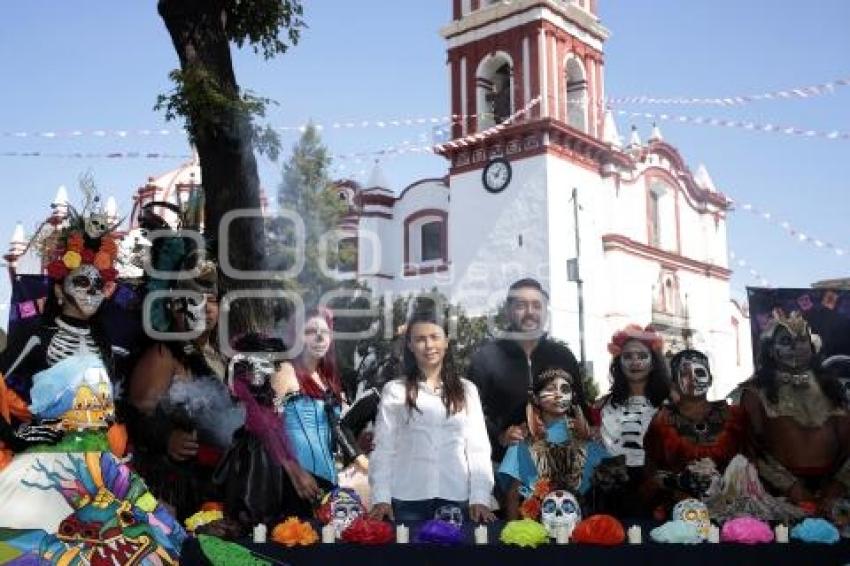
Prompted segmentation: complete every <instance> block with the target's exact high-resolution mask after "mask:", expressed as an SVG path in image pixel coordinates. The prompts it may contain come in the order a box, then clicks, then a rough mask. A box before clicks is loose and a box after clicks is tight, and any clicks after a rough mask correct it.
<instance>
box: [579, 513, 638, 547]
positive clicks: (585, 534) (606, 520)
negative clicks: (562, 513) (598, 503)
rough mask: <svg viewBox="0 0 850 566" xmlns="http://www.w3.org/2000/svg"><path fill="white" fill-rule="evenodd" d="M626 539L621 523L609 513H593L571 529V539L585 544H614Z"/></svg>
mask: <svg viewBox="0 0 850 566" xmlns="http://www.w3.org/2000/svg"><path fill="white" fill-rule="evenodd" d="M624 540H626V531H625V529H623V524H622V523H620V521H618V520H617V518H616V517H612V516H611V515H593V516H592V517H588V518H587V519H585V520H584V521H581V522H580V523H579V524H578V525H576V528H575V529H574V530H573V535H572V541H573V542H583V543H585V544H601V545H605V546H614V545H617V544H622V543H623V541H624Z"/></svg>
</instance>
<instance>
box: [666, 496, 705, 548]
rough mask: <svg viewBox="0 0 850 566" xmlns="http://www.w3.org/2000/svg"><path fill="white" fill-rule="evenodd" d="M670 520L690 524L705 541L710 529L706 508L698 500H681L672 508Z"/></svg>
mask: <svg viewBox="0 0 850 566" xmlns="http://www.w3.org/2000/svg"><path fill="white" fill-rule="evenodd" d="M670 518H671V519H673V520H679V521H684V522H686V523H690V524H691V525H694V526H695V527H696V528H697V532H698V533H699V535H700V536H701V537H702V538H704V539H707V538H708V533H709V530H710V529H711V520H710V518H709V514H708V507H706V506H705V503H703V502H702V501H700V500H699V499H683V500H682V501H680V502H678V503H677V504H676V506H675V507H673V513H672V514H671V517H670Z"/></svg>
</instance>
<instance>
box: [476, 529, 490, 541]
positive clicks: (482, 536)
mask: <svg viewBox="0 0 850 566" xmlns="http://www.w3.org/2000/svg"><path fill="white" fill-rule="evenodd" d="M487 536H488V534H487V525H478V526H477V527H475V544H487V542H488V541H487Z"/></svg>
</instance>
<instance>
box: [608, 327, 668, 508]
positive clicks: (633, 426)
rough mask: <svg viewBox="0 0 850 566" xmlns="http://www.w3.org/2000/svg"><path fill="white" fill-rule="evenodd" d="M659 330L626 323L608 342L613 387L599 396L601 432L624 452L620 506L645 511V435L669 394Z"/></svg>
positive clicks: (611, 447)
mask: <svg viewBox="0 0 850 566" xmlns="http://www.w3.org/2000/svg"><path fill="white" fill-rule="evenodd" d="M662 346H663V340H662V338H661V335H660V334H658V333H657V332H655V331H654V330H652V329H651V328H649V327H647V328H646V329H643V328H641V327H640V326H637V325H635V324H632V325H629V326H627V327H626V328H624V329H623V330H620V331H619V332H617V333H615V334H614V336H613V337H612V338H611V343H610V344H608V351H609V352H610V353H611V354H612V356H613V359H612V360H611V370H610V371H611V378H612V383H611V392H610V393H609V394H608V395H606V396H605V397H603V398H602V399H601V400H600V401H598V402H597V405H596V409H597V414H598V421H597V422H598V424H599V432H600V435H601V437H602V442H603V444H604V445H605V448H606V449H607V450H608V452H609V453H610V454H611V455H612V456H623V457H624V458H625V464H626V467H627V470H628V476H629V483H628V486H627V488H626V490H625V492H624V497H623V498H622V499H621V500H620V501H619V504H621V505H622V511H623V512H625V513H627V514H631V515H640V514H641V513H644V512H646V511H647V509H646V505H645V494H643V493H642V492H641V491H640V489H639V488H642V486H643V484H644V481H643V480H644V462H645V457H646V456H645V452H644V444H643V440H644V435H645V434H646V431H647V429H648V428H649V423H650V421H651V420H652V417H653V416H655V413H656V411H658V409H659V407H660V406H661V404H662V403H663V402H664V401H665V400H666V399H667V397H668V395H669V394H670V378H669V375H668V373H667V364H666V363H665V362H664V359H663V358H662V355H661V349H662Z"/></svg>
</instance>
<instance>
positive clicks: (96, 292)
mask: <svg viewBox="0 0 850 566" xmlns="http://www.w3.org/2000/svg"><path fill="white" fill-rule="evenodd" d="M103 288H104V281H103V278H102V277H101V276H100V271H98V269H97V268H96V267H95V266H93V265H90V264H88V263H85V264H83V265H81V266H80V267H78V268H76V269H74V270H73V271H72V272H71V273H70V274H68V276H67V277H66V278H65V281H64V282H63V283H62V291H63V293H64V294H65V296H66V297H67V298H68V300H70V301H71V302H72V304H73V305H74V306H76V307H77V308H78V309H80V312H81V313H82V314H83V315H85V316H87V317H90V316H93V315H94V313H96V312H97V309H99V308H100V305H101V304H102V303H103V299H104V298H105V296H104V294H103Z"/></svg>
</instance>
